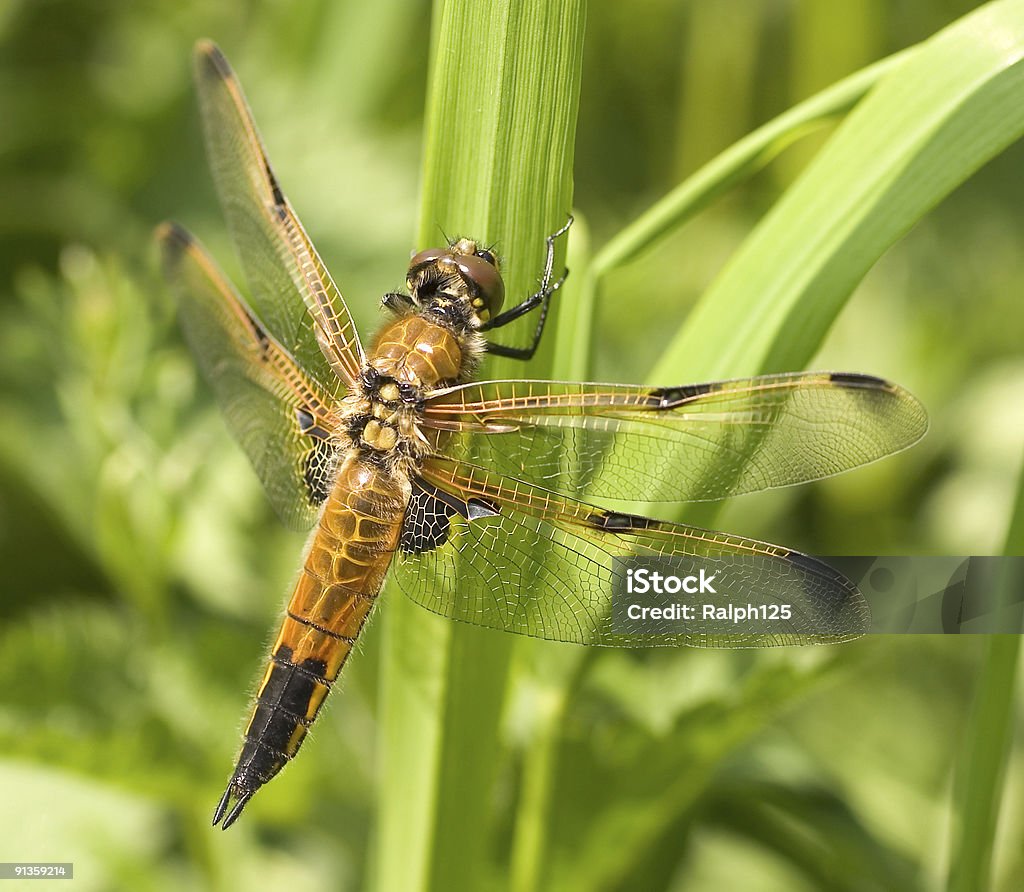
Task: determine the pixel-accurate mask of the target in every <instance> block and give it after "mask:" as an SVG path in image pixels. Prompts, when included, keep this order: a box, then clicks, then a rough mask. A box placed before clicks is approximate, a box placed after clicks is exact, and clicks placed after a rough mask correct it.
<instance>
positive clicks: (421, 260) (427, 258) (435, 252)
mask: <svg viewBox="0 0 1024 892" xmlns="http://www.w3.org/2000/svg"><path fill="white" fill-rule="evenodd" d="M448 253H449V251H448V249H447V248H427V249H426V250H425V251H420V252H419V254H413V255H412V259H411V260H410V261H409V272H412V271H413V270H414V269H416V267H418V266H423V265H424V264H426V263H433V262H434V261H435V260H437V259H438V258H439V257H444V256H445V255H446V254H448Z"/></svg>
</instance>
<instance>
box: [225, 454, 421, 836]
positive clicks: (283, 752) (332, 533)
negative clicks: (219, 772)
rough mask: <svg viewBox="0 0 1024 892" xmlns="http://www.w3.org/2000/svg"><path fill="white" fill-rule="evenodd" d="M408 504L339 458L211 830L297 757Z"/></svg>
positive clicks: (379, 472)
mask: <svg viewBox="0 0 1024 892" xmlns="http://www.w3.org/2000/svg"><path fill="white" fill-rule="evenodd" d="M409 496H410V484H409V482H408V480H407V479H403V478H402V477H401V476H397V475H395V474H393V473H391V472H389V471H388V470H387V469H386V468H385V466H384V465H383V464H381V463H379V462H374V461H372V460H370V459H368V458H367V457H366V455H365V454H364V453H361V452H360V451H359V450H357V449H352V450H351V451H350V452H349V454H348V455H347V456H346V457H345V458H344V459H343V461H342V463H341V466H340V467H339V469H338V474H337V478H336V480H335V483H334V487H333V489H332V491H331V494H330V495H329V496H328V498H327V501H326V502H325V503H324V508H323V512H322V513H321V515H320V521H319V523H318V524H317V528H316V531H315V532H314V534H313V536H312V538H311V540H310V543H309V546H308V549H307V552H306V559H305V561H304V563H303V567H302V572H301V574H300V575H299V579H298V582H296V584H295V588H294V590H293V591H292V596H291V599H290V600H289V603H288V609H287V612H286V614H285V618H284V621H283V623H282V624H281V631H280V634H279V635H278V637H277V641H276V643H275V644H274V647H273V649H272V651H271V655H270V663H269V665H268V666H267V671H266V673H265V675H264V676H263V680H262V682H261V683H260V687H259V690H258V692H257V694H256V703H255V705H254V706H253V711H252V716H251V718H250V719H249V724H248V727H247V728H246V731H245V740H244V742H243V744H242V751H241V753H240V755H239V757H238V762H237V765H236V767H235V771H234V773H233V774H232V776H231V781H230V782H229V784H228V788H227V790H226V791H225V792H224V796H223V798H222V799H221V802H220V805H219V806H218V807H217V811H216V813H215V815H214V824H216V823H218V822H219V821H220V820H221V818H224V824H223V826H224V827H225V828H226V827H228V826H230V825H231V824H232V823H233V822H234V821H235V819H236V818H237V817H238V815H239V814H241V811H242V809H243V808H244V807H245V804H246V802H248V800H249V799H250V798H251V797H252V795H253V794H254V793H255V792H256V790H258V789H259V788H260V787H261V786H263V785H264V784H265V783H267V781H269V780H270V779H271V778H272V777H274V775H276V774H277V773H278V772H279V771H280V770H281V769H282V768H283V767H284V766H285V765H286V764H287V762H288V761H289V760H290V759H291V758H292V757H293V756H294V755H295V754H296V753H297V752H298V750H299V747H300V746H301V745H302V741H303V740H304V739H305V737H306V733H307V731H308V729H309V727H310V725H312V724H313V722H314V721H315V720H316V717H317V714H318V713H319V710H320V707H321V706H322V705H323V702H324V700H325V699H326V698H327V695H328V693H330V689H331V684H332V683H333V682H334V680H335V679H336V678H337V677H338V675H339V674H340V672H341V668H342V666H343V665H344V664H345V660H346V659H347V658H348V655H349V653H350V652H351V650H352V646H353V645H354V644H355V641H356V638H357V637H358V636H359V633H360V631H361V630H362V628H363V624H364V623H365V622H366V618H367V617H368V616H369V613H370V610H371V609H372V607H373V604H374V601H375V600H376V598H377V595H378V593H379V592H380V588H381V585H382V584H383V581H384V575H385V574H386V573H387V569H388V566H389V565H390V563H391V559H392V557H393V555H394V551H395V547H396V545H397V544H398V537H399V533H400V532H401V525H402V518H403V516H404V514H405V509H406V506H407V504H408V502H409ZM232 800H234V805H233V807H232V808H231V811H230V812H227V809H228V806H229V805H231V803H232ZM225 813H227V816H226V817H225Z"/></svg>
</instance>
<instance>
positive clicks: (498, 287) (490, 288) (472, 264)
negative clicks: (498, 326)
mask: <svg viewBox="0 0 1024 892" xmlns="http://www.w3.org/2000/svg"><path fill="white" fill-rule="evenodd" d="M487 253H490V252H487ZM456 259H457V261H458V264H459V269H460V270H461V271H462V275H463V277H464V278H465V280H466V282H467V283H469V284H470V285H471V286H472V289H473V297H472V301H473V309H474V310H476V312H477V315H478V316H479V317H480V321H481V322H486V321H487V320H488V319H491V318H493V317H494V316H495V315H497V313H498V311H499V310H500V309H501V305H502V303H503V302H504V300H505V284H504V282H502V281H501V273H499V272H498V270H497V269H496V268H495V267H494V265H493V262H492V261H493V257H492V261H488V260H487V259H485V258H483V257H480V256H479V255H474V254H460V255H459V256H458V258H456Z"/></svg>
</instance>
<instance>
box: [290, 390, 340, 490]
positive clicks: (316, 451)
mask: <svg viewBox="0 0 1024 892" xmlns="http://www.w3.org/2000/svg"><path fill="white" fill-rule="evenodd" d="M295 423H296V424H297V425H298V428H299V432H300V433H302V434H304V435H305V436H307V437H309V438H310V439H311V440H312V444H311V446H310V448H309V449H308V450H307V451H306V454H305V455H304V456H303V458H302V482H303V483H304V484H305V485H306V495H307V496H308V498H309V503H310V504H311V505H314V506H316V505H319V504H321V503H322V502H323V501H324V499H326V498H327V496H328V494H329V493H330V491H331V482H332V480H331V478H332V471H333V470H334V458H335V448H336V446H335V443H334V441H332V440H331V435H330V433H329V432H328V431H326V430H325V429H324V428H322V427H321V426H320V425H319V424H317V423H316V418H315V416H314V415H313V413H312V412H310V411H309V409H307V408H306V407H305V406H297V407H296V409H295Z"/></svg>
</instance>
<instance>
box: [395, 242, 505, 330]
mask: <svg viewBox="0 0 1024 892" xmlns="http://www.w3.org/2000/svg"><path fill="white" fill-rule="evenodd" d="M406 284H407V285H408V287H409V294H410V295H411V296H412V298H413V300H414V301H415V302H416V303H417V304H419V305H420V306H422V307H427V306H430V305H437V304H444V303H447V304H451V303H453V302H457V303H461V304H463V305H464V307H465V309H466V311H467V312H468V313H469V314H470V316H471V317H472V318H473V320H474V322H475V325H474V328H476V327H479V326H480V325H483V324H484V323H485V322H487V320H488V319H491V318H493V317H494V316H496V315H497V314H498V312H499V311H500V310H501V304H502V302H503V301H504V299H505V285H504V283H503V282H502V280H501V273H500V272H499V269H498V259H497V258H496V257H495V256H494V254H493V253H492V252H491V251H490V250H488V249H487V248H484V247H482V246H480V245H479V244H478V243H477V242H475V241H473V240H472V239H468V238H459V239H454V240H452V241H451V242H449V244H448V247H447V248H428V249H427V250H426V251H420V252H419V253H418V254H415V255H413V258H412V260H410V261H409V273H408V276H407V278H406Z"/></svg>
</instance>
